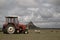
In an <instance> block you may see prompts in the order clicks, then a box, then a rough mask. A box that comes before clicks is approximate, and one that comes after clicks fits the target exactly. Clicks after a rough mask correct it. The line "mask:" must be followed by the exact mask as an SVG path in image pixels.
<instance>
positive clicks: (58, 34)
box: [0, 30, 60, 40]
mask: <svg viewBox="0 0 60 40" xmlns="http://www.w3.org/2000/svg"><path fill="white" fill-rule="evenodd" d="M0 40H60V30H41V33H35V32H34V30H30V31H29V34H3V33H2V32H0Z"/></svg>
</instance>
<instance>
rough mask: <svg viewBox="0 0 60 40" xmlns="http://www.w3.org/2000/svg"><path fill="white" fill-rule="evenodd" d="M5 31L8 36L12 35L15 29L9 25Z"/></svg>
mask: <svg viewBox="0 0 60 40" xmlns="http://www.w3.org/2000/svg"><path fill="white" fill-rule="evenodd" d="M6 31H7V33H8V34H14V33H15V27H14V25H12V24H9V25H8V26H7V28H6Z"/></svg>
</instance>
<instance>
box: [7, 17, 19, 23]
mask: <svg viewBox="0 0 60 40" xmlns="http://www.w3.org/2000/svg"><path fill="white" fill-rule="evenodd" d="M6 22H8V23H18V18H6Z"/></svg>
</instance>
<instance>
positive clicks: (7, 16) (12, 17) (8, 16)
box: [6, 16, 18, 18]
mask: <svg viewBox="0 0 60 40" xmlns="http://www.w3.org/2000/svg"><path fill="white" fill-rule="evenodd" d="M6 18H18V17H16V16H7V17H6Z"/></svg>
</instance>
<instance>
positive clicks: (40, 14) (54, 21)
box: [0, 0, 60, 28]
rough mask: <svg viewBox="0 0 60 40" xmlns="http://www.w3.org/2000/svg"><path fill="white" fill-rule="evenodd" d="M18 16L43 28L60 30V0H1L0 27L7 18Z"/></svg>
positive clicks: (25, 22)
mask: <svg viewBox="0 0 60 40" xmlns="http://www.w3.org/2000/svg"><path fill="white" fill-rule="evenodd" d="M8 15H12V16H18V18H19V21H20V22H22V23H23V24H27V23H28V22H30V21H32V22H33V23H34V24H35V25H36V26H38V27H41V28H60V0H0V25H1V27H2V24H3V23H4V20H5V18H4V17H5V16H8Z"/></svg>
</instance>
